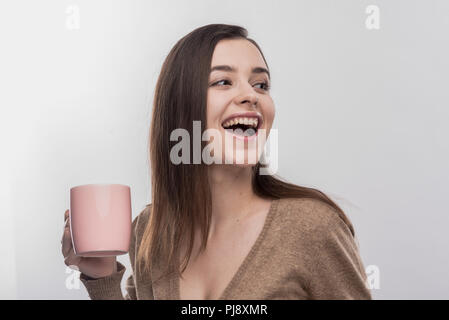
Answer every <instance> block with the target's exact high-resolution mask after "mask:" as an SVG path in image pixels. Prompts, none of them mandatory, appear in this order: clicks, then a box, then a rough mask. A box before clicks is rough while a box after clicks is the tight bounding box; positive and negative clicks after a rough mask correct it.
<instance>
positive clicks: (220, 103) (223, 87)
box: [207, 39, 275, 166]
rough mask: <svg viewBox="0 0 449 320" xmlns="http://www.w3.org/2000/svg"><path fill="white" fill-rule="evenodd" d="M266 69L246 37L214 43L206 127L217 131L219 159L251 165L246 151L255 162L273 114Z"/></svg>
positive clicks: (267, 133) (266, 135) (252, 163)
mask: <svg viewBox="0 0 449 320" xmlns="http://www.w3.org/2000/svg"><path fill="white" fill-rule="evenodd" d="M267 69H268V68H267V66H266V64H265V62H264V59H263V57H262V55H261V53H260V51H259V50H258V49H257V47H256V46H255V45H254V44H252V43H251V42H250V41H248V40H245V39H226V40H221V41H219V42H218V43H217V45H216V46H215V50H214V53H213V56H212V62H211V73H210V75H209V87H208V93H207V129H215V130H217V131H218V132H219V133H220V137H221V138H222V139H221V150H222V152H221V153H222V155H221V159H222V163H232V164H239V165H244V166H245V165H254V164H255V163H254V159H253V160H251V158H248V155H249V154H255V155H256V158H257V159H256V160H255V161H256V162H257V160H258V159H259V156H260V153H261V151H262V150H263V145H264V142H263V138H264V137H265V138H267V137H268V135H269V132H270V129H271V126H272V123H273V120H274V115H275V108H274V103H273V100H272V98H271V96H270V91H269V88H270V77H269V74H268V70H267ZM258 140H259V141H260V142H259V145H258V143H257V141H258ZM214 148H217V145H214ZM214 154H215V153H214ZM239 154H240V155H244V156H243V159H244V160H243V163H242V161H241V160H237V157H238V155H239ZM215 156H216V157H217V155H215ZM239 159H242V158H239Z"/></svg>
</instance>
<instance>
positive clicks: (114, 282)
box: [80, 198, 372, 300]
mask: <svg viewBox="0 0 449 320" xmlns="http://www.w3.org/2000/svg"><path fill="white" fill-rule="evenodd" d="M150 209H151V205H147V206H146V208H145V209H144V210H143V211H142V212H140V214H139V215H138V216H137V217H136V218H134V220H133V222H132V238H131V245H130V248H129V257H130V262H131V267H132V274H131V275H130V276H129V277H128V278H127V280H126V285H125V290H126V292H125V296H123V295H122V290H121V286H120V283H121V280H122V277H123V274H124V272H125V267H124V266H123V264H121V263H120V262H118V261H117V272H115V273H113V274H112V275H110V276H107V277H103V278H98V279H90V278H89V277H87V276H86V275H84V274H82V273H81V275H80V280H81V282H82V283H83V284H84V286H85V287H86V289H87V292H88V294H89V297H90V298H91V299H93V300H96V299H120V300H121V299H138V300H145V299H146V300H149V299H150V300H153V299H154V300H179V299H180V292H179V277H177V276H175V275H172V276H169V277H164V278H162V279H160V280H157V281H152V279H158V278H159V275H160V274H161V271H163V270H162V266H160V265H158V263H157V261H158V260H157V259H156V260H155V261H156V263H155V264H154V266H153V268H152V270H150V272H146V273H144V272H143V269H142V270H141V268H139V266H140V264H138V265H136V264H135V261H136V253H137V250H138V248H139V244H140V242H141V239H142V235H143V231H144V229H145V226H146V224H147V223H148V217H149V212H150ZM219 299H220V300H236V299H243V300H259V299H260V300H275V299H284V300H292V299H299V300H305V299H329V300H330V299H372V297H371V293H370V291H369V289H368V287H367V279H366V274H365V270H364V266H363V263H362V260H361V258H360V255H359V249H358V246H357V244H356V242H355V239H354V237H353V235H352V233H351V231H350V229H349V228H348V226H347V224H346V223H345V222H344V221H343V220H342V219H341V217H340V216H339V215H338V213H337V211H336V210H335V209H334V208H332V207H331V206H329V205H328V204H326V203H324V202H322V201H319V200H315V199H310V198H287V199H278V200H273V201H272V204H271V207H270V210H269V212H268V214H267V216H266V218H265V222H264V226H263V229H262V231H261V232H260V234H259V236H258V238H257V240H256V242H255V243H254V245H253V246H252V247H251V250H250V252H249V253H248V255H247V256H246V257H245V259H244V261H243V263H242V264H241V265H240V267H239V268H238V271H237V272H236V273H235V274H234V276H233V278H232V280H231V281H230V283H229V284H228V286H227V287H226V289H225V290H224V292H223V293H222V295H221V296H220V298H219Z"/></svg>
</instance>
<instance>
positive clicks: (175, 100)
mask: <svg viewBox="0 0 449 320" xmlns="http://www.w3.org/2000/svg"><path fill="white" fill-rule="evenodd" d="M223 39H246V40H248V41H250V42H251V43H253V44H254V45H255V46H256V47H257V48H258V49H259V51H260V53H261V55H262V57H263V59H264V61H265V63H266V60H265V57H264V55H263V53H262V50H261V49H260V48H259V46H258V45H257V43H256V42H255V41H254V40H252V39H250V38H248V32H247V30H246V29H245V28H243V27H240V26H234V25H226V24H210V25H206V26H203V27H200V28H198V29H195V30H193V31H192V32H190V33H189V34H187V35H186V36H184V37H183V38H181V39H180V40H179V41H178V42H177V43H176V44H175V46H174V47H173V48H172V50H171V51H170V52H169V54H168V56H167V57H166V59H165V61H164V63H163V66H162V69H161V73H160V75H159V78H158V80H157V84H156V89H155V96H154V103H153V113H152V123H151V129H150V143H149V153H150V159H151V182H152V205H151V206H148V207H150V208H151V212H150V214H149V220H148V223H147V226H146V227H145V230H144V234H143V236H142V240H141V243H140V247H139V251H138V254H137V261H138V262H142V263H143V265H144V267H145V268H144V270H146V271H147V272H150V270H151V265H152V258H151V257H157V260H158V263H162V265H163V266H165V270H166V273H163V274H162V275H164V274H169V273H171V272H175V273H177V275H178V276H181V274H182V272H183V271H184V270H185V268H186V267H187V265H188V262H189V260H190V257H191V254H192V250H193V245H194V236H195V234H194V231H195V230H196V228H199V230H200V231H201V249H200V250H201V251H202V250H204V249H205V248H206V244H207V239H208V234H209V226H210V221H211V207H212V205H211V201H212V200H211V193H210V188H209V183H208V176H207V166H206V165H205V164H181V165H176V164H173V163H172V162H171V161H170V150H171V148H172V146H173V145H174V144H175V143H176V142H172V141H170V139H169V137H170V133H171V132H172V131H173V130H175V129H177V128H183V129H185V130H187V131H188V132H189V134H190V137H192V131H193V129H192V123H193V121H195V120H197V121H201V132H203V131H204V130H205V127H206V111H207V88H208V81H209V80H208V79H209V72H210V64H211V61H212V55H213V52H214V48H215V46H216V44H217V43H218V42H219V41H220V40H223ZM266 65H267V66H268V64H267V63H266ZM190 140H191V141H190V150H193V141H192V139H190ZM201 144H202V147H204V146H205V142H202V143H201ZM189 157H190V155H189ZM192 162H193V159H192V157H190V163H192ZM260 167H261V165H260V163H258V164H257V165H256V166H254V167H253V180H252V186H253V190H254V192H255V193H256V194H257V195H259V196H261V197H264V198H269V199H281V198H313V199H318V200H321V201H323V202H325V203H327V204H329V205H330V206H332V207H333V208H335V209H336V211H337V212H338V214H340V215H341V218H342V219H343V220H344V221H345V222H346V224H347V225H348V226H349V228H350V230H351V232H352V234H353V235H354V229H353V227H352V224H351V222H350V221H349V219H348V218H347V217H346V215H345V214H344V212H343V210H342V209H341V208H340V207H339V206H338V205H337V204H336V203H334V202H333V201H332V200H331V199H330V198H329V197H328V196H326V195H325V194H324V193H323V192H321V191H319V190H317V189H314V188H307V187H301V186H297V185H294V184H290V183H288V182H285V181H282V180H281V179H280V178H277V177H275V176H273V175H260V174H259V170H260ZM181 243H186V244H188V250H187V253H186V255H185V256H184V257H183V258H182V263H179V262H180V261H179V260H178V255H179V254H180V244H181ZM161 259H163V260H161ZM153 262H154V261H153ZM153 281H156V279H153Z"/></svg>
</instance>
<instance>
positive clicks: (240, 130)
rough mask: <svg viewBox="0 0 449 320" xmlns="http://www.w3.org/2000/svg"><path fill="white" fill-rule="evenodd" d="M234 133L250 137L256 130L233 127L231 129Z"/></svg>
mask: <svg viewBox="0 0 449 320" xmlns="http://www.w3.org/2000/svg"><path fill="white" fill-rule="evenodd" d="M233 133H234V134H235V135H239V136H244V137H250V136H253V135H255V134H256V130H254V129H252V128H250V129H246V130H245V131H243V130H242V129H235V130H234V131H233Z"/></svg>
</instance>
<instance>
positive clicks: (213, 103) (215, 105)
mask: <svg viewBox="0 0 449 320" xmlns="http://www.w3.org/2000/svg"><path fill="white" fill-rule="evenodd" d="M224 105H225V104H224V102H223V101H221V99H219V98H218V97H216V96H214V95H211V94H209V95H208V98H207V128H216V127H217V126H218V125H220V123H219V122H220V119H221V115H222V114H223V111H224V107H223V106H224Z"/></svg>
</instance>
